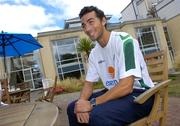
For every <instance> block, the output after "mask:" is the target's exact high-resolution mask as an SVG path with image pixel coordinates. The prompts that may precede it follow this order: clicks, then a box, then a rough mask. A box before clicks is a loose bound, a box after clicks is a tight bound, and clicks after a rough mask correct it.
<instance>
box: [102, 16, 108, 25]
mask: <svg viewBox="0 0 180 126" xmlns="http://www.w3.org/2000/svg"><path fill="white" fill-rule="evenodd" d="M102 23H103V25H104V26H105V24H106V23H107V20H106V18H105V17H103V19H102Z"/></svg>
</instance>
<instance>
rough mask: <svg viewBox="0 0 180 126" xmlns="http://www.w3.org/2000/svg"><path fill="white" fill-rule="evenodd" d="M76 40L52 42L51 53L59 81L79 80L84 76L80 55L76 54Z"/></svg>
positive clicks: (77, 40)
mask: <svg viewBox="0 0 180 126" xmlns="http://www.w3.org/2000/svg"><path fill="white" fill-rule="evenodd" d="M78 42H79V39H78V38H68V39H63V40H56V41H54V42H53V52H54V59H55V64H56V69H57V73H58V75H59V78H60V79H62V80H63V79H65V78H67V77H77V78H79V77H80V76H81V75H82V74H84V66H83V61H82V57H81V54H80V53H78V52H77V47H76V45H77V43H78Z"/></svg>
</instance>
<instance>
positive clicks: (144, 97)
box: [134, 80, 171, 104]
mask: <svg viewBox="0 0 180 126" xmlns="http://www.w3.org/2000/svg"><path fill="white" fill-rule="evenodd" d="M170 81H171V80H165V81H163V82H161V83H159V84H157V85H155V86H154V87H152V88H150V89H149V90H147V91H145V92H144V93H142V94H141V95H139V96H138V97H136V98H135V99H134V102H135V103H138V104H143V103H144V102H145V101H147V100H148V99H149V98H150V97H151V96H153V95H154V94H155V93H157V92H158V91H160V90H161V89H163V88H165V87H167V86H168V83H169V82H170Z"/></svg>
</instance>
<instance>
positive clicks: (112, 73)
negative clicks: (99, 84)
mask: <svg viewBox="0 0 180 126" xmlns="http://www.w3.org/2000/svg"><path fill="white" fill-rule="evenodd" d="M107 72H108V78H109V80H108V81H106V86H108V87H109V86H112V87H113V86H114V85H116V84H117V83H118V81H117V80H115V79H114V78H115V69H114V67H113V66H109V67H108V69H107Z"/></svg>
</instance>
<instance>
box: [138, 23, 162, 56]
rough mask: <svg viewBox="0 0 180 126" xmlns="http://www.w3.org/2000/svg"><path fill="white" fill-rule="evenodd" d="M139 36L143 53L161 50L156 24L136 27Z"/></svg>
mask: <svg viewBox="0 0 180 126" xmlns="http://www.w3.org/2000/svg"><path fill="white" fill-rule="evenodd" d="M136 31H137V38H138V41H139V45H140V48H141V51H142V53H143V54H149V53H152V52H156V51H158V50H160V45H159V42H158V41H157V37H156V32H155V28H154V26H146V27H140V28H136Z"/></svg>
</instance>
